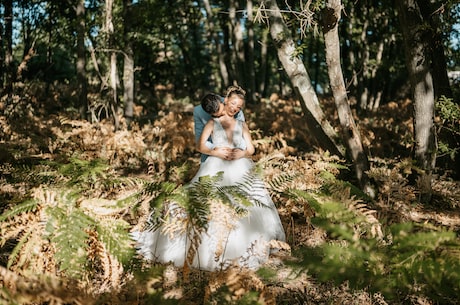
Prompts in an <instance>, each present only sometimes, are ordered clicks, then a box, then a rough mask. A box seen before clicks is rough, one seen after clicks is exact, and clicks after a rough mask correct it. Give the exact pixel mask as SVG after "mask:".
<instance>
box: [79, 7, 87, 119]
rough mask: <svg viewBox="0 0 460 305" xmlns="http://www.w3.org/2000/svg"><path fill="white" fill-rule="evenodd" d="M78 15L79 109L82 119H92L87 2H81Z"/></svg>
mask: <svg viewBox="0 0 460 305" xmlns="http://www.w3.org/2000/svg"><path fill="white" fill-rule="evenodd" d="M76 15H77V65H76V66H77V68H76V70H77V86H78V109H79V112H80V117H81V118H83V119H90V116H89V113H88V97H87V94H88V89H87V88H88V86H87V82H86V49H85V33H86V16H85V0H80V1H79V2H78V4H77V7H76Z"/></svg>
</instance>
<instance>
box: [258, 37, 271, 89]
mask: <svg viewBox="0 0 460 305" xmlns="http://www.w3.org/2000/svg"><path fill="white" fill-rule="evenodd" d="M268 34H269V31H268V29H262V40H261V42H260V44H261V46H260V67H259V71H258V77H257V83H258V86H257V88H258V91H259V92H260V94H261V95H262V96H266V92H265V88H267V83H266V81H267V62H268Z"/></svg>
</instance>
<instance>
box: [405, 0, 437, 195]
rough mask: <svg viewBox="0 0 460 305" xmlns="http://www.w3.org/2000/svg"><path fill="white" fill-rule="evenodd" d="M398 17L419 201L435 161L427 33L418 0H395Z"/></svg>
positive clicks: (428, 190) (426, 189)
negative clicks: (410, 106) (410, 99)
mask: <svg viewBox="0 0 460 305" xmlns="http://www.w3.org/2000/svg"><path fill="white" fill-rule="evenodd" d="M397 7H398V10H399V17H400V22H401V28H402V33H403V37H404V48H405V53H406V65H407V69H408V71H409V77H410V82H411V87H412V92H413V97H414V138H415V139H414V140H415V150H414V153H415V156H414V157H415V161H416V163H417V166H418V167H419V169H421V172H419V173H418V179H417V186H418V189H419V191H420V201H421V202H423V203H426V202H429V201H430V200H431V196H432V187H431V180H432V171H433V169H434V167H435V164H436V133H435V128H434V123H433V122H434V88H433V78H432V75H431V71H430V65H431V62H430V58H431V56H430V54H429V53H428V51H429V49H430V43H431V41H430V35H429V33H427V31H429V29H428V27H427V24H426V20H424V19H423V16H422V14H421V12H420V7H419V5H418V1H416V0H400V1H398V6H397Z"/></svg>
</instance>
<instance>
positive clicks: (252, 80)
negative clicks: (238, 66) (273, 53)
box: [244, 0, 257, 102]
mask: <svg viewBox="0 0 460 305" xmlns="http://www.w3.org/2000/svg"><path fill="white" fill-rule="evenodd" d="M246 11H247V14H248V21H247V24H246V28H247V35H248V37H247V41H248V42H247V44H246V50H247V51H246V53H247V59H246V60H245V64H244V68H245V71H246V73H245V75H246V87H247V88H248V91H249V92H248V95H247V96H249V100H248V101H249V102H254V101H256V100H257V95H256V73H255V70H256V69H255V68H254V17H253V4H252V1H249V0H248V1H247V2H246Z"/></svg>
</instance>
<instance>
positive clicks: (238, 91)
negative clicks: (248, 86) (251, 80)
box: [226, 86, 246, 100]
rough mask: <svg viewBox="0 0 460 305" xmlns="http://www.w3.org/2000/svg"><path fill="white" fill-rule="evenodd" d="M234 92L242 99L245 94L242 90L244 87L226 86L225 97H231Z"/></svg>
mask: <svg viewBox="0 0 460 305" xmlns="http://www.w3.org/2000/svg"><path fill="white" fill-rule="evenodd" d="M235 94H236V95H238V96H239V97H240V98H242V99H243V100H244V98H245V96H246V91H244V89H243V88H241V87H240V86H230V87H228V88H227V94H226V97H231V96H232V95H235Z"/></svg>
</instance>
